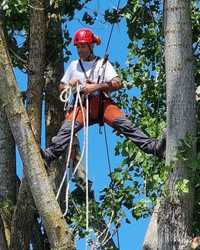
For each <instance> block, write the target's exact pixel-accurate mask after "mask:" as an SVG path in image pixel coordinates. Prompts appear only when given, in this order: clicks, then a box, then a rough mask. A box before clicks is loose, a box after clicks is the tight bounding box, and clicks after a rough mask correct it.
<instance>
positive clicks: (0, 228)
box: [0, 216, 8, 250]
mask: <svg viewBox="0 0 200 250" xmlns="http://www.w3.org/2000/svg"><path fill="white" fill-rule="evenodd" d="M0 249H1V250H8V247H7V241H6V237H5V229H4V223H3V220H2V218H1V216H0Z"/></svg>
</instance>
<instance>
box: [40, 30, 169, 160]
mask: <svg viewBox="0 0 200 250" xmlns="http://www.w3.org/2000/svg"><path fill="white" fill-rule="evenodd" d="M95 44H97V45H98V44H100V38H99V37H97V36H96V35H95V34H94V33H93V32H92V31H91V30H90V29H80V30H78V31H77V32H76V33H75V36H74V45H75V46H76V48H77V52H78V55H79V57H80V59H79V60H75V61H72V62H71V64H70V65H69V67H68V69H67V70H66V72H65V74H64V76H63V78H62V79H61V83H60V85H59V90H60V91H62V90H63V89H65V88H66V87H67V86H70V87H72V88H74V87H75V88H76V87H77V86H79V85H81V95H82V101H83V105H84V113H85V100H86V96H88V97H89V111H88V112H89V125H92V124H95V123H98V122H99V123H100V124H102V122H106V123H107V124H108V125H110V126H111V127H113V128H114V129H115V130H116V131H117V132H118V133H120V134H123V135H125V136H126V137H128V138H130V139H131V140H132V141H133V142H134V143H135V144H136V145H137V146H138V147H139V148H140V149H141V150H143V151H144V152H146V153H147V154H153V155H156V156H159V157H161V158H163V157H164V152H165V138H163V139H162V140H160V141H159V140H157V139H151V138H149V137H148V136H147V135H146V134H144V133H143V132H142V131H140V130H139V129H138V128H135V127H134V125H133V123H132V122H131V121H130V120H129V119H128V118H127V117H126V116H125V114H124V113H123V111H122V110H120V109H119V107H118V106H117V105H116V104H115V103H114V102H113V101H112V99H111V98H110V92H112V91H116V90H118V89H120V88H121V87H122V82H121V80H120V78H119V76H118V74H117V72H116V71H115V69H114V68H113V67H112V65H111V64H110V63H109V61H108V60H107V59H106V58H103V59H100V58H99V57H97V56H95V55H94V53H93V49H94V45H95ZM74 112H75V113H74ZM85 115H86V114H83V112H82V111H81V107H80V106H78V107H77V108H76V109H75V108H71V109H70V110H68V111H67V113H66V116H65V121H64V122H63V124H62V126H61V128H60V130H59V131H58V134H57V135H56V136H55V137H53V139H52V142H51V144H50V145H49V146H48V147H47V148H46V149H45V151H44V152H42V154H43V157H44V158H45V161H46V163H47V165H49V164H50V163H51V161H53V160H55V159H56V158H58V157H59V156H60V155H61V153H62V152H63V151H64V150H65V149H66V147H67V146H68V144H69V141H70V135H71V127H72V120H73V117H75V124H74V132H75V133H76V132H78V131H79V130H80V129H81V128H82V127H83V125H84V118H83V117H84V116H85Z"/></svg>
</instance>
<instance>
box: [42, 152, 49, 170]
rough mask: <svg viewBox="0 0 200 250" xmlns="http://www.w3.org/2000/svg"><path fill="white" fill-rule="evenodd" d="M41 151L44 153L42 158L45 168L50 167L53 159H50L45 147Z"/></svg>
mask: <svg viewBox="0 0 200 250" xmlns="http://www.w3.org/2000/svg"><path fill="white" fill-rule="evenodd" d="M40 153H41V155H42V159H43V162H44V166H45V168H46V169H49V168H50V164H51V161H50V160H49V158H48V157H47V155H46V153H45V151H44V150H43V149H40Z"/></svg>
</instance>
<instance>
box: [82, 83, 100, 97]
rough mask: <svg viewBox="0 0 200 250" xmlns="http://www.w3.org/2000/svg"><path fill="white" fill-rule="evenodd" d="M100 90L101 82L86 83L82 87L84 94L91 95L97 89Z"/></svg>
mask: <svg viewBox="0 0 200 250" xmlns="http://www.w3.org/2000/svg"><path fill="white" fill-rule="evenodd" d="M97 90H99V84H96V83H86V84H85V85H84V86H83V87H82V88H81V93H83V94H84V95H89V94H91V93H93V92H95V91H97Z"/></svg>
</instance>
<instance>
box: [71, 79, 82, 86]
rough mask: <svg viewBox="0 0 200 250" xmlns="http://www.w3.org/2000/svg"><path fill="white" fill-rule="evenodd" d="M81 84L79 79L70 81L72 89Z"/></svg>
mask: <svg viewBox="0 0 200 250" xmlns="http://www.w3.org/2000/svg"><path fill="white" fill-rule="evenodd" d="M80 83H81V82H80V80H79V79H73V80H70V81H69V85H70V86H71V87H75V86H76V85H77V84H80Z"/></svg>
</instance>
